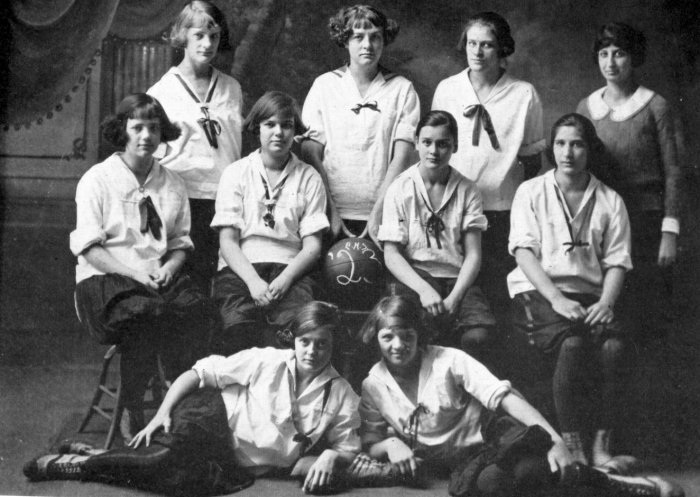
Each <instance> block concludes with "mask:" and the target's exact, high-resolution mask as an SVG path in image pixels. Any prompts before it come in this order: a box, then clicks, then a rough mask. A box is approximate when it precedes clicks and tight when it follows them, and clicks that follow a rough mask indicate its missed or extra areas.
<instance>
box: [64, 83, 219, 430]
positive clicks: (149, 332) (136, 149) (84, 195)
mask: <svg viewBox="0 0 700 497" xmlns="http://www.w3.org/2000/svg"><path fill="white" fill-rule="evenodd" d="M102 131H103V135H104V138H105V139H106V140H107V141H109V142H110V143H112V144H113V145H114V146H115V147H119V148H121V149H122V151H121V152H117V153H115V154H114V155H112V156H110V157H108V158H107V160H105V161H104V162H102V163H100V164H97V165H95V166H93V167H92V168H90V169H89V170H88V171H87V172H86V173H85V175H84V176H83V177H82V178H81V180H80V182H79V183H78V187H77V190H76V194H75V202H76V207H77V222H76V228H75V231H73V232H72V233H71V236H70V246H71V251H72V252H73V254H75V256H76V257H77V258H78V264H77V266H76V282H77V286H76V290H75V297H76V309H77V311H78V316H79V317H80V318H81V320H82V322H83V324H84V325H85V326H86V327H87V329H88V330H89V331H90V333H91V334H92V335H93V336H94V337H95V338H97V340H99V341H100V342H101V343H110V344H114V343H118V344H120V350H121V384H122V388H123V398H124V405H125V408H126V413H127V414H126V419H128V420H129V421H130V422H131V426H130V427H126V433H124V434H125V435H126V436H127V438H128V437H130V435H131V432H133V433H135V432H136V431H138V430H140V429H141V428H143V419H142V417H143V413H142V412H141V402H142V401H143V394H144V392H145V390H146V384H147V382H148V380H149V379H150V378H151V377H152V376H153V368H154V366H155V364H156V359H155V354H156V353H158V352H160V353H161V355H162V356H163V359H165V360H166V363H168V364H169V366H170V367H171V368H172V369H170V370H169V371H168V372H169V373H175V374H179V373H180V372H181V371H182V370H183V369H184V368H186V367H187V363H188V362H191V361H194V360H195V359H196V358H197V356H196V353H197V352H198V351H199V350H200V348H201V346H202V345H203V343H202V342H203V341H204V340H203V338H204V336H205V330H206V325H207V323H208V322H209V319H208V317H207V312H206V305H205V297H204V295H203V294H202V293H201V292H200V291H199V290H198V289H197V288H196V286H195V285H194V284H193V283H192V281H191V280H190V279H189V277H188V276H185V275H183V274H182V273H181V271H180V270H181V268H182V266H183V263H184V262H185V259H186V257H187V253H188V252H190V251H191V250H192V241H191V240H190V237H189V229H190V211H189V206H188V204H187V192H186V190H185V185H184V183H183V181H182V180H181V179H180V177H179V176H177V174H175V173H173V172H172V171H169V170H168V169H166V168H164V167H162V166H161V165H160V163H159V162H158V161H157V160H155V159H154V158H153V152H154V151H155V150H156V148H157V147H158V144H159V143H161V141H170V140H174V139H176V138H177V137H178V136H179V134H180V130H179V129H178V128H177V126H175V125H174V124H172V123H171V122H170V120H169V119H168V116H167V115H166V114H165V111H164V110H163V108H162V107H161V105H160V104H159V103H158V101H157V100H156V99H155V98H153V97H151V96H148V95H146V94H144V93H138V94H135V95H130V96H127V97H126V98H125V99H124V100H123V101H122V102H121V103H120V104H119V106H118V107H117V112H116V115H114V116H111V117H108V118H107V119H106V120H105V122H104V123H103V130H102ZM183 361H184V364H183Z"/></svg>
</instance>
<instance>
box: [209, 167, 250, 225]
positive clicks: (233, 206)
mask: <svg viewBox="0 0 700 497" xmlns="http://www.w3.org/2000/svg"><path fill="white" fill-rule="evenodd" d="M243 160H245V159H243ZM239 162H240V161H239ZM239 162H234V163H233V164H231V165H229V166H227V167H226V169H224V172H223V173H222V174H221V179H220V180H219V188H218V190H217V192H216V202H215V213H214V218H213V219H212V221H211V227H212V228H224V227H232V228H237V229H238V230H241V231H243V228H245V220H244V218H243V208H244V203H243V201H244V199H243V184H242V179H241V174H240V172H241V170H242V169H243V167H242V164H240V163H239Z"/></svg>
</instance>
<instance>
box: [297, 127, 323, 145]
mask: <svg viewBox="0 0 700 497" xmlns="http://www.w3.org/2000/svg"><path fill="white" fill-rule="evenodd" d="M304 140H313V141H315V142H318V143H320V144H321V145H323V146H324V147H325V146H326V135H325V133H324V132H323V131H318V130H315V129H311V128H309V130H308V131H307V132H306V133H304V134H303V135H301V140H300V141H304Z"/></svg>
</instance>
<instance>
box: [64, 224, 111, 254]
mask: <svg viewBox="0 0 700 497" xmlns="http://www.w3.org/2000/svg"><path fill="white" fill-rule="evenodd" d="M105 241H107V235H106V234H105V232H104V231H102V230H99V229H95V230H89V231H82V232H78V231H77V230H76V231H73V232H72V233H71V234H70V250H71V252H73V255H75V256H76V257H78V256H79V255H80V254H82V253H83V252H84V251H85V250H86V249H87V248H89V247H92V246H93V245H102V244H103V243H104V242H105Z"/></svg>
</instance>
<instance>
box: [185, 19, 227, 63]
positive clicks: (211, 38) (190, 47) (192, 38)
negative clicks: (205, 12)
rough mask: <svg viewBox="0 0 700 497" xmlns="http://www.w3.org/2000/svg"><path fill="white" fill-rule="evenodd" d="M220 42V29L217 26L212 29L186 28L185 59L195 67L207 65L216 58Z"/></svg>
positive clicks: (205, 27)
mask: <svg viewBox="0 0 700 497" xmlns="http://www.w3.org/2000/svg"><path fill="white" fill-rule="evenodd" d="M220 41H221V28H219V27H218V26H217V27H214V28H209V27H207V26H201V27H199V28H188V29H187V45H185V57H187V58H188V59H189V60H190V61H191V62H193V63H194V64H195V65H203V64H209V63H210V62H211V61H212V59H214V56H216V51H217V50H218V49H219V42H220Z"/></svg>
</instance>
